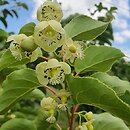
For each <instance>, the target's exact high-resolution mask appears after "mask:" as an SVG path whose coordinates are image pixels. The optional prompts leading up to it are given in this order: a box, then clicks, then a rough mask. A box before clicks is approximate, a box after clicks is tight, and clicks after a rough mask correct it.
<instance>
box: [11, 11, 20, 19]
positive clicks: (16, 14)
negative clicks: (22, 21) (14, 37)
mask: <svg viewBox="0 0 130 130" xmlns="http://www.w3.org/2000/svg"><path fill="white" fill-rule="evenodd" d="M11 11H12V12H13V13H14V15H15V16H16V18H18V13H17V12H16V11H15V10H13V9H12V10H11Z"/></svg>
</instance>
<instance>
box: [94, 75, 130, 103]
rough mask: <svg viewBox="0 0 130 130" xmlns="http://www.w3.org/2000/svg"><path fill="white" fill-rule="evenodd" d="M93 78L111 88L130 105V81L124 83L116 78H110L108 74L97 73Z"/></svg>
mask: <svg viewBox="0 0 130 130" xmlns="http://www.w3.org/2000/svg"><path fill="white" fill-rule="evenodd" d="M92 77H94V78H96V79H98V80H100V81H101V82H103V83H104V84H106V85H108V86H109V87H111V88H112V89H113V90H114V91H115V92H116V93H117V95H118V96H119V97H120V98H121V99H122V100H123V101H125V102H127V103H129V105H130V101H129V100H128V99H130V83H129V82H128V81H123V80H121V79H119V78H118V77H116V76H109V75H108V74H106V73H95V74H93V75H92ZM125 96H126V97H127V98H126V97H125Z"/></svg>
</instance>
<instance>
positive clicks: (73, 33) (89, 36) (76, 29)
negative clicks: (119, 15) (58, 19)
mask: <svg viewBox="0 0 130 130" xmlns="http://www.w3.org/2000/svg"><path fill="white" fill-rule="evenodd" d="M107 26H108V23H105V22H101V21H97V20H94V19H92V18H90V17H88V16H85V15H80V16H78V17H76V18H74V19H72V20H71V21H70V22H69V23H68V24H67V25H66V26H65V27H64V29H65V31H66V33H67V35H68V36H69V37H71V38H73V39H74V40H87V41H88V40H93V39H95V38H96V37H97V36H99V35H100V34H101V33H103V32H104V31H105V29H106V28H107Z"/></svg>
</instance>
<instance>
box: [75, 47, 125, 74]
mask: <svg viewBox="0 0 130 130" xmlns="http://www.w3.org/2000/svg"><path fill="white" fill-rule="evenodd" d="M84 53H85V56H84V58H83V59H80V58H77V59H76V61H75V65H74V66H75V71H76V72H77V73H84V72H86V71H101V72H106V71H108V70H110V68H111V66H112V64H113V63H114V62H115V61H116V60H118V59H119V58H121V57H123V56H125V55H124V54H123V53H122V52H121V51H120V50H119V49H116V48H113V47H108V46H90V47H88V48H86V50H85V52H84Z"/></svg>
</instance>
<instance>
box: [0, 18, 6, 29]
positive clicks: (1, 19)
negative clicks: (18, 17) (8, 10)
mask: <svg viewBox="0 0 130 130" xmlns="http://www.w3.org/2000/svg"><path fill="white" fill-rule="evenodd" d="M0 21H1V22H2V23H3V24H4V26H5V28H7V26H8V25H7V21H6V20H5V18H3V17H1V16H0Z"/></svg>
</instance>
